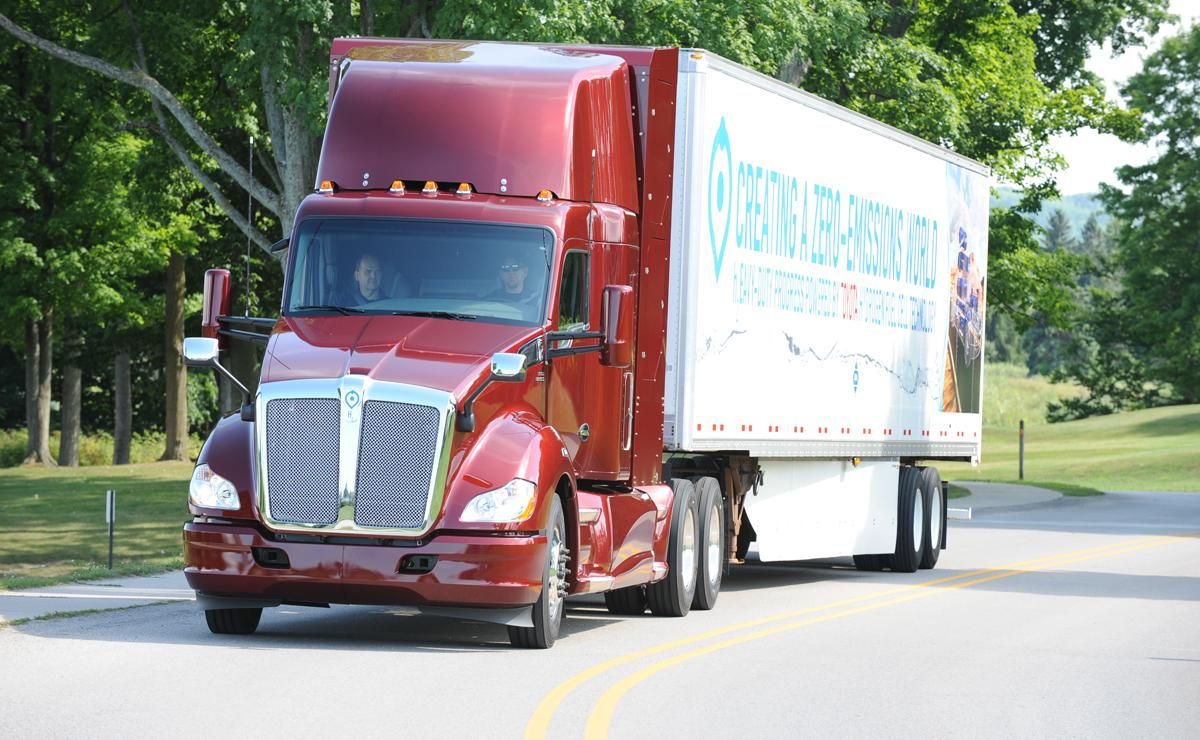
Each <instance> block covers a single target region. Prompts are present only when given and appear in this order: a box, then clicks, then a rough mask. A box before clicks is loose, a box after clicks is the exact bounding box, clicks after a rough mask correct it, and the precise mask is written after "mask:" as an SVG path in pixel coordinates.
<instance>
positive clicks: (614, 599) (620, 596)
mask: <svg viewBox="0 0 1200 740" xmlns="http://www.w3.org/2000/svg"><path fill="white" fill-rule="evenodd" d="M604 605H605V606H607V607H608V613H609V614H621V615H624V616H631V615H634V616H636V615H638V614H643V613H645V611H646V587H645V586H626V587H625V588H614V589H613V590H611V591H605V592H604Z"/></svg>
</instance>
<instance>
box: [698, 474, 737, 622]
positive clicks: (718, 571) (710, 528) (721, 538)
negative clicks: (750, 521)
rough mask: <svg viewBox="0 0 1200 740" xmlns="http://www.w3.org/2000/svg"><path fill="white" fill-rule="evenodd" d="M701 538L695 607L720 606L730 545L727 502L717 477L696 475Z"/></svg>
mask: <svg viewBox="0 0 1200 740" xmlns="http://www.w3.org/2000/svg"><path fill="white" fill-rule="evenodd" d="M693 485H694V486H695V487H696V511H697V512H698V514H699V516H698V517H697V520H698V529H699V532H700V539H699V542H698V545H699V548H698V550H697V555H698V557H697V558H696V560H697V567H696V571H697V572H696V595H695V596H693V597H692V608H693V609H700V610H702V611H707V610H709V609H712V608H713V607H714V606H716V605H717V595H718V594H720V593H721V578H722V577H723V576H724V575H725V561H726V560H728V559H729V558H728V550H729V548H728V547H727V546H726V544H725V538H726V529H727V528H726V525H725V501H724V499H723V497H722V496H721V486H720V485H719V484H718V483H717V480H716V479H715V478H707V477H705V478H695V479H693Z"/></svg>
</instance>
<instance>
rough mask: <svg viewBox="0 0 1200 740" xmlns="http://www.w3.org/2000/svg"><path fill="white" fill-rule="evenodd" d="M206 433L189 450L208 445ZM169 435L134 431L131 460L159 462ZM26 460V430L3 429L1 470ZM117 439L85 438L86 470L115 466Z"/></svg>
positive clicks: (54, 446) (82, 460) (55, 439)
mask: <svg viewBox="0 0 1200 740" xmlns="http://www.w3.org/2000/svg"><path fill="white" fill-rule="evenodd" d="M208 431H209V429H204V430H203V433H193V434H192V436H191V440H190V441H189V447H188V449H190V450H191V451H192V452H193V453H196V454H198V453H199V452H200V447H201V446H202V445H203V443H204V437H203V435H204V434H207V433H208ZM165 439H166V437H165V435H164V434H163V433H162V432H161V431H142V432H134V434H133V440H132V443H131V445H130V450H129V461H130V462H131V463H133V464H140V463H152V462H156V461H157V460H158V459H159V457H161V456H162V451H163V444H164V442H165ZM58 443H59V433H58V432H52V433H51V435H50V450H51V452H53V453H54V455H55V457H57V456H58ZM24 458H25V430H24V429H7V430H6V429H0V468H11V467H16V466H18V465H20V464H21V461H22V460H23V459H24ZM112 459H113V438H112V434H110V433H108V432H107V431H101V432H94V433H91V434H85V435H83V436H82V437H81V438H80V440H79V464H80V465H81V466H85V467H92V466H105V465H111V464H112Z"/></svg>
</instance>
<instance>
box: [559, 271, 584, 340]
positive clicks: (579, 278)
mask: <svg viewBox="0 0 1200 740" xmlns="http://www.w3.org/2000/svg"><path fill="white" fill-rule="evenodd" d="M587 323H588V254H587V252H567V255H566V258H565V259H564V260H563V274H562V287H561V288H560V289H559V291H558V329H559V331H582V330H583V329H586V328H587Z"/></svg>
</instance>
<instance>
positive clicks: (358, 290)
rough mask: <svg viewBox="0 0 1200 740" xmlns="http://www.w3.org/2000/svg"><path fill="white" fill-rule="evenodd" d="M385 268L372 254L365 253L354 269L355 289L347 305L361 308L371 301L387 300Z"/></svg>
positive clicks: (351, 292)
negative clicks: (384, 286) (384, 280)
mask: <svg viewBox="0 0 1200 740" xmlns="http://www.w3.org/2000/svg"><path fill="white" fill-rule="evenodd" d="M382 286H383V266H382V265H380V264H379V258H378V257H376V256H375V255H373V254H371V253H369V252H368V253H365V254H363V255H362V256H361V257H359V258H358V264H356V265H355V267H354V288H353V289H352V290H351V291H350V295H349V296H348V300H347V301H346V303H348V304H350V305H353V306H360V305H362V304H364V303H370V302H371V301H378V300H380V299H381V298H387V294H385V293H384V292H383V287H382Z"/></svg>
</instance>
